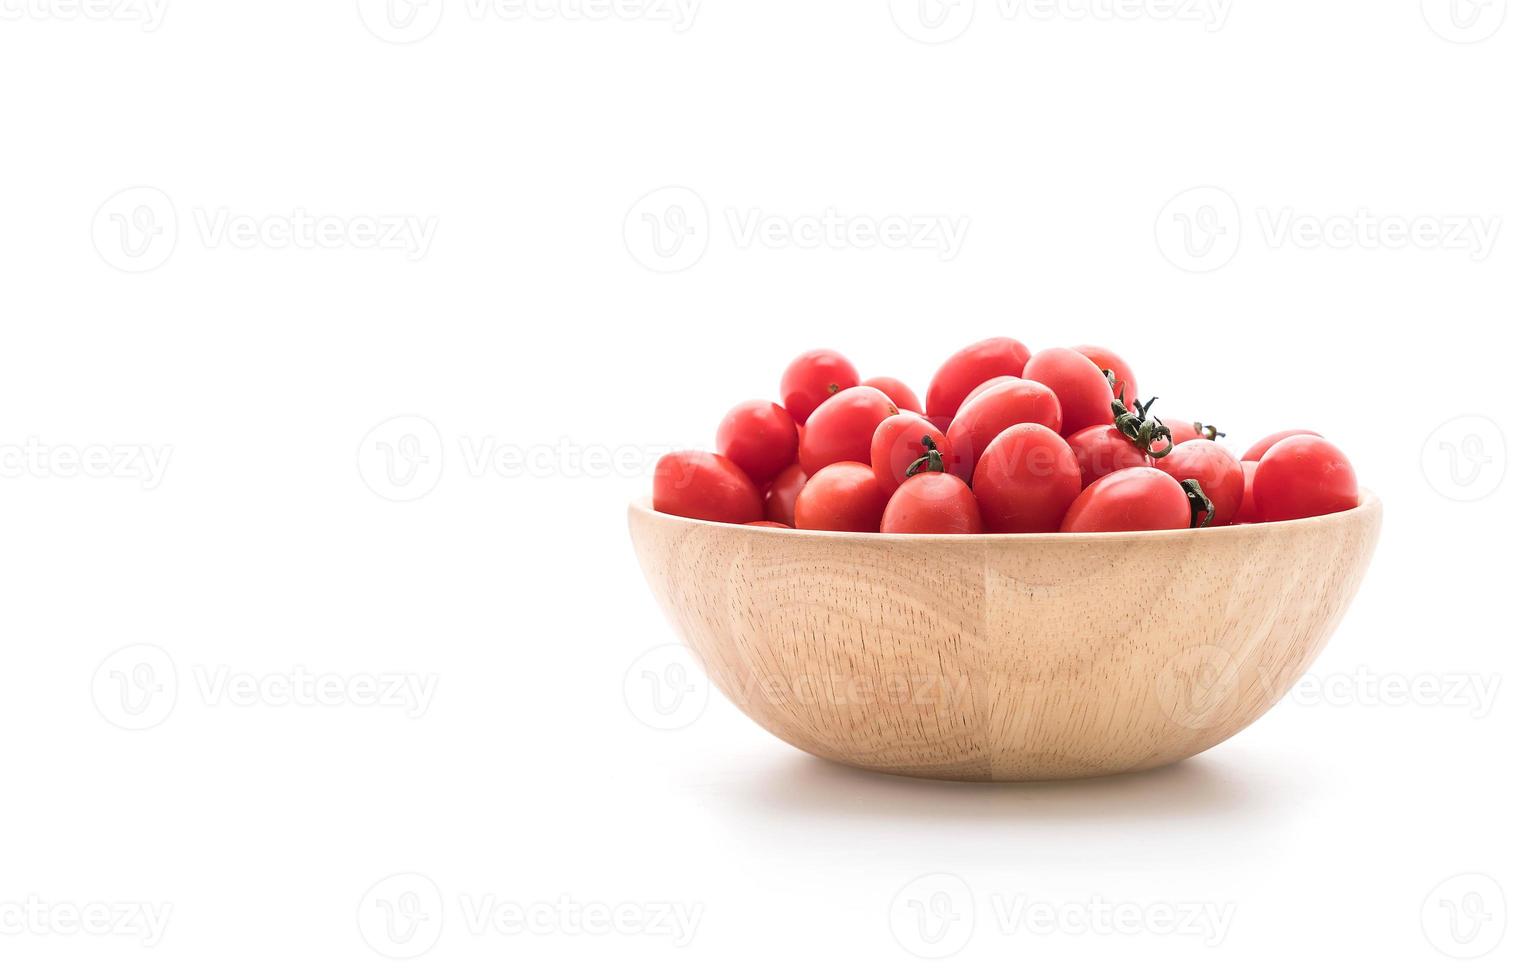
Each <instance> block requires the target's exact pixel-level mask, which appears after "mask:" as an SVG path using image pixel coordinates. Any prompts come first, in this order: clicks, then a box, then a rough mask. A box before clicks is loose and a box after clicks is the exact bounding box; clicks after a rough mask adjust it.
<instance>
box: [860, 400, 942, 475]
mask: <svg viewBox="0 0 1516 980" xmlns="http://www.w3.org/2000/svg"><path fill="white" fill-rule="evenodd" d="M924 438H926V439H931V440H932V445H934V446H936V447H937V452H938V453H939V454H940V456H941V458H942V462H943V464H944V465H945V466H946V467H947V468H948V469H949V470H950V471H956V470H954V463H955V462H956V460H957V457H956V456H955V455H954V453H953V447H952V441H951V440H949V439H948V437H947V436H945V435H943V434H942V432H941V430H939V429H938V428H937V427H936V426H935V425H933V424H932V423H930V422H928V421H927V420H926V419H924V418H922V417H921V416H919V415H903V414H902V415H891V416H890V417H889V418H887V419H885V420H884V421H883V422H880V423H879V428H877V429H875V430H874V438H873V441H872V443H871V444H870V447H869V464H870V465H871V466H873V467H874V475H875V476H877V477H879V487H880V489H882V490H883V491H884V492H885V493H893V492H894V491H895V488H896V487H898V486H900V484H901V483H902V482H904V480H905V471H906V470H908V469H910V467H911V464H912V463H915V462H916V461H917V460H918V459H921V458H922V457H923V456H925V455H927V447H926V446H925V445H924V444H923V443H922V441H921V440H922V439H924ZM923 468H924V467H923Z"/></svg>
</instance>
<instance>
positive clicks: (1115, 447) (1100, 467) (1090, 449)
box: [1068, 425, 1152, 486]
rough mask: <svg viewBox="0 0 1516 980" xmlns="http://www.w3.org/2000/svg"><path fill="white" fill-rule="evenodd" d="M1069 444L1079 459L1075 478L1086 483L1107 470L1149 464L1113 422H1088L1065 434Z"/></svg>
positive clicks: (1146, 458) (1145, 456)
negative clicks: (1109, 423)
mask: <svg viewBox="0 0 1516 980" xmlns="http://www.w3.org/2000/svg"><path fill="white" fill-rule="evenodd" d="M1068 441H1069V448H1070V449H1072V450H1074V458H1075V459H1077V460H1079V481H1080V483H1082V484H1083V485H1084V486H1089V485H1090V484H1091V483H1094V482H1095V481H1096V480H1098V479H1099V478H1100V477H1102V476H1105V475H1106V474H1107V473H1114V472H1116V471H1117V470H1124V469H1126V468H1127V467H1129V466H1151V465H1152V460H1151V459H1149V457H1148V454H1147V453H1145V452H1143V451H1142V450H1141V449H1138V448H1137V444H1136V443H1134V442H1133V441H1132V440H1130V439H1128V438H1127V437H1126V436H1124V435H1122V434H1121V433H1120V431H1118V430H1117V428H1116V427H1115V426H1114V425H1092V426H1090V427H1089V428H1085V429H1080V430H1079V431H1078V432H1076V433H1074V434H1073V435H1071V436H1069V440H1068Z"/></svg>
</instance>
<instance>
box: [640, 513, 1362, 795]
mask: <svg viewBox="0 0 1516 980" xmlns="http://www.w3.org/2000/svg"><path fill="white" fill-rule="evenodd" d="M1381 511H1382V508H1381V506H1380V503H1379V500H1378V499H1377V498H1376V497H1374V496H1373V495H1371V494H1368V493H1364V494H1363V496H1362V499H1361V500H1360V502H1359V505H1358V507H1356V508H1354V509H1353V510H1350V511H1344V512H1343V513H1340V514H1330V515H1327V516H1325V517H1313V518H1308V519H1306V520H1299V521H1287V522H1282V523H1278V524H1249V525H1242V526H1238V527H1223V528H1207V529H1203V530H1185V531H1141V532H1130V533H1120V534H1020V535H1016V534H1003V535H990V534H979V535H899V534H849V533H841V532H831V531H793V530H786V529H778V528H761V527H745V526H741V525H732V524H714V523H709V522H706V521H696V520H690V519H688V518H683V517H673V516H670V515H668V514H659V513H656V512H654V511H653V510H652V509H651V508H650V507H648V506H647V505H646V504H643V503H637V504H633V505H632V507H631V512H630V522H631V531H632V541H633V543H634V545H635V546H636V550H637V557H638V559H639V560H640V561H641V563H642V570H643V573H644V574H645V575H646V576H647V580H648V584H649V585H651V586H652V589H653V594H654V595H656V596H657V597H658V601H659V602H660V603H661V604H662V606H663V609H664V611H665V612H666V613H667V614H668V616H669V618H670V619H671V620H672V621H673V623H674V624H675V626H676V627H677V628H678V630H679V632H680V633H681V634H682V636H683V638H684V642H685V643H686V644H687V645H688V646H689V647H690V648H691V649H692V650H694V652H695V654H696V656H697V657H698V658H699V660H700V661H701V663H702V665H703V666H704V668H705V670H706V672H707V674H709V676H710V678H711V680H712V681H713V682H714V683H715V684H716V686H717V687H718V688H720V689H721V691H722V692H723V693H724V694H725V695H726V696H727V697H728V698H729V699H730V700H731V701H732V702H734V703H735V704H736V705H737V706H738V707H739V708H741V709H742V710H743V711H744V712H746V713H747V715H748V717H750V718H752V719H753V720H754V721H756V722H757V723H758V724H760V725H762V726H763V727H764V728H766V729H768V730H769V731H770V732H772V733H773V734H775V735H777V736H778V737H780V738H782V739H784V740H785V741H786V742H789V743H790V744H791V745H794V746H796V747H797V748H800V749H804V750H805V751H807V752H810V753H812V754H813V755H818V756H820V757H822V758H824V759H831V760H834V761H837V762H844V763H847V764H848V765H852V766H860V767H862V768H864V769H875V770H878V771H880V772H889V773H897V774H900V775H906V776H925V777H931V778H935V779H965V780H1031V779H1069V778H1075V777H1082V776H1100V775H1107V774H1111V773H1120V772H1131V771H1134V770H1140V769H1151V768H1154V767H1156V766H1162V765H1167V764H1168V763H1171V762H1177V761H1178V760H1180V759H1185V758H1188V757H1189V756H1192V755H1195V754H1196V753H1199V752H1203V751H1205V750H1206V749H1208V748H1210V747H1211V746H1213V745H1216V744H1217V743H1219V742H1222V741H1224V740H1225V739H1228V738H1230V737H1231V736H1233V735H1235V734H1237V732H1239V731H1241V730H1242V729H1244V728H1246V727H1247V726H1248V725H1250V724H1252V723H1253V722H1254V721H1256V720H1257V719H1258V718H1259V717H1260V716H1261V715H1262V714H1263V713H1264V712H1265V711H1267V710H1268V709H1269V708H1270V707H1272V706H1273V705H1274V704H1275V703H1276V702H1277V701H1278V700H1279V699H1280V698H1281V697H1283V695H1284V694H1285V693H1286V692H1287V691H1288V690H1289V689H1290V688H1291V687H1292V686H1293V685H1294V684H1295V682H1296V681H1297V680H1299V678H1300V676H1301V674H1303V673H1304V672H1305V670H1306V668H1307V667H1309V666H1310V664H1311V662H1312V661H1313V660H1314V659H1315V658H1316V654H1317V653H1318V652H1319V651H1320V650H1321V648H1322V646H1323V645H1324V644H1325V643H1326V640H1327V637H1329V636H1331V634H1332V630H1333V629H1334V628H1335V627H1336V625H1337V623H1338V621H1339V620H1340V619H1341V618H1342V614H1343V612H1344V611H1345V610H1346V609H1347V606H1348V603H1349V602H1350V601H1352V598H1353V595H1354V594H1355V593H1356V592H1357V591H1358V585H1359V582H1361V581H1362V579H1363V574H1364V571H1365V569H1366V568H1367V567H1368V563H1369V558H1370V556H1371V555H1372V554H1373V552H1374V545H1375V542H1376V541H1377V540H1378V538H1379V525H1380V519H1381Z"/></svg>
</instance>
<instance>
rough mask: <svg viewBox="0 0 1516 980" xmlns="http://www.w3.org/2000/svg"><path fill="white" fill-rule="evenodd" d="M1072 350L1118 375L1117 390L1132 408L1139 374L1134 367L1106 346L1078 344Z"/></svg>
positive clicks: (1102, 368)
mask: <svg viewBox="0 0 1516 980" xmlns="http://www.w3.org/2000/svg"><path fill="white" fill-rule="evenodd" d="M1071 349H1072V350H1077V351H1078V352H1079V353H1081V354H1083V355H1084V356H1085V357H1088V358H1089V359H1090V360H1092V361H1094V362H1095V366H1096V367H1098V368H1099V369H1100V370H1101V371H1109V372H1111V373H1112V374H1114V375H1115V376H1116V388H1115V390H1116V391H1118V392H1120V393H1121V401H1122V403H1123V404H1125V405H1126V407H1127V408H1131V407H1132V406H1133V405H1134V404H1136V402H1137V375H1135V374H1133V373H1132V369H1131V368H1130V367H1129V366H1128V365H1127V363H1126V361H1123V360H1122V359H1121V358H1120V357H1118V356H1117V355H1116V354H1115V353H1114V352H1112V351H1110V350H1107V349H1106V348H1104V347H1096V346H1095V345H1094V344H1076V345H1075V346H1074V347H1073V348H1071Z"/></svg>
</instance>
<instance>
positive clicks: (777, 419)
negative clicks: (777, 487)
mask: <svg viewBox="0 0 1516 980" xmlns="http://www.w3.org/2000/svg"><path fill="white" fill-rule="evenodd" d="M799 446H800V436H799V433H798V430H797V429H796V428H795V420H794V419H792V418H790V413H789V412H786V411H785V410H784V409H783V408H780V407H779V406H778V405H775V404H774V403H773V402H768V401H764V400H763V399H761V398H758V399H754V400H753V401H746V402H743V403H742V404H740V405H738V406H737V407H736V408H734V409H732V410H731V411H730V412H727V413H726V418H724V419H722V420H721V426H720V427H719V428H718V429H717V430H716V452H718V453H720V454H721V455H723V456H725V457H726V458H727V459H730V460H731V461H732V462H734V463H736V464H737V465H738V466H740V467H742V470H743V472H744V473H746V474H747V475H748V476H750V477H752V478H753V482H754V483H756V484H757V485H758V486H760V487H761V486H764V485H765V484H767V483H768V482H769V481H770V480H772V479H773V478H774V477H776V476H778V475H779V471H780V470H782V469H784V468H785V467H786V466H788V465H790V464H791V463H793V462H794V461H795V453H796V451H797V450H798V448H799Z"/></svg>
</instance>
